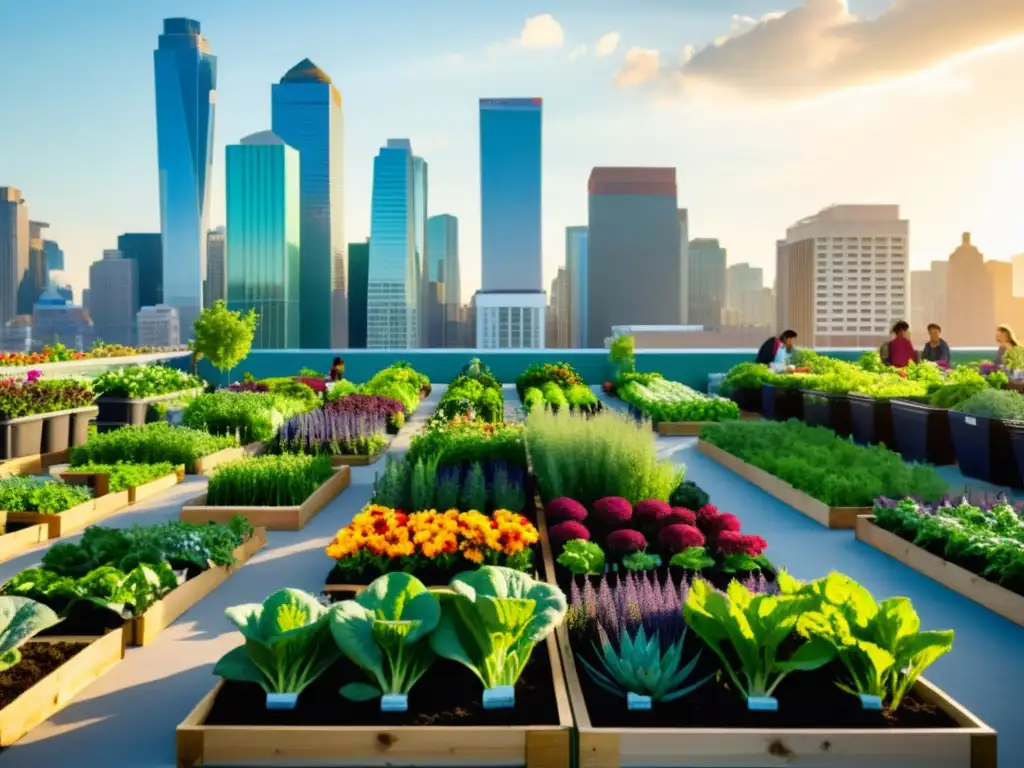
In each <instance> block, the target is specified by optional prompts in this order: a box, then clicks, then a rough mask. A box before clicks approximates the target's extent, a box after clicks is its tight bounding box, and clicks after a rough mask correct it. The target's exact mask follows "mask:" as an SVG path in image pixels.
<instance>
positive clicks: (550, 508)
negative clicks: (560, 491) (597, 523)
mask: <svg viewBox="0 0 1024 768" xmlns="http://www.w3.org/2000/svg"><path fill="white" fill-rule="evenodd" d="M544 511H545V512H547V515H548V518H550V519H551V520H554V521H561V520H575V521H576V522H579V523H581V522H583V521H584V520H586V519H587V508H586V507H584V506H583V505H582V504H580V503H579V502H578V501H576V500H575V499H569V498H566V497H565V496H560V497H559V498H557V499H552V500H551V501H549V502H548V505H547V506H546V507H545V508H544Z"/></svg>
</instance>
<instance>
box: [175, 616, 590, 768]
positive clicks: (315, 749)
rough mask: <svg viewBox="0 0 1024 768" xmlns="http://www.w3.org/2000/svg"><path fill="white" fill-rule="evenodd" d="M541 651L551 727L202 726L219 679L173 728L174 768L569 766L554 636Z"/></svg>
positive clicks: (567, 723) (568, 725) (568, 720)
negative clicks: (554, 720)
mask: <svg viewBox="0 0 1024 768" xmlns="http://www.w3.org/2000/svg"><path fill="white" fill-rule="evenodd" d="M545 652H546V653H547V654H548V659H549V660H550V663H551V671H552V674H553V677H554V680H553V682H554V689H555V698H556V702H557V707H558V721H559V723H558V725H535V726H506V727H483V726H445V725H437V726H430V725H419V726H412V725H406V726H397V727H394V728H389V727H387V726H379V727H374V726H291V727H269V728H268V727H264V726H243V725H235V726H223V725H206V724H205V720H206V716H207V714H208V713H209V712H210V709H211V707H212V706H213V702H214V699H216V697H217V693H218V691H219V690H220V687H221V686H222V685H223V682H218V683H217V685H216V687H215V688H214V689H213V690H212V691H211V692H210V693H208V694H207V695H206V696H205V697H203V700H202V701H200V702H199V705H198V706H197V707H196V708H195V709H193V710H192V712H191V713H189V715H188V717H186V718H185V720H184V721H182V723H181V725H179V726H178V730H177V734H176V741H177V747H178V766H179V768H191V766H199V765H224V766H229V765H230V766H252V765H261V766H280V767H281V768H285V767H286V766H296V765H330V766H339V767H348V768H356V767H357V766H359V767H362V766H371V765H372V766H390V765H395V766H398V765H409V766H411V765H420V766H427V765H429V766H438V767H441V766H445V767H447V766H463V767H465V768H482V767H483V766H525V767H526V768H569V765H570V759H571V755H570V745H571V742H572V725H573V721H572V713H571V712H570V710H569V696H568V694H567V692H566V689H565V682H564V680H563V677H562V665H561V662H560V660H559V656H558V645H557V643H556V642H555V637H554V635H549V636H548V638H547V641H546V642H545V644H544V646H543V647H539V648H536V649H535V650H534V653H545Z"/></svg>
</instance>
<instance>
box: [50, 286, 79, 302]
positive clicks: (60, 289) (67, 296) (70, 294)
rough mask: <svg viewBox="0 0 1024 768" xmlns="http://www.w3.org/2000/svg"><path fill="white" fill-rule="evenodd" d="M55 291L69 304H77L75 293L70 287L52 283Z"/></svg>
mask: <svg viewBox="0 0 1024 768" xmlns="http://www.w3.org/2000/svg"><path fill="white" fill-rule="evenodd" d="M51 285H52V286H53V289H54V290H55V291H57V294H58V295H59V296H60V297H62V298H63V299H64V301H66V302H67V303H68V304H74V303H75V291H74V289H73V288H72V287H71V286H70V285H61V284H60V283H51Z"/></svg>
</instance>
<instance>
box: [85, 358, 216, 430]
mask: <svg viewBox="0 0 1024 768" xmlns="http://www.w3.org/2000/svg"><path fill="white" fill-rule="evenodd" d="M202 387H203V380H202V379H200V378H199V377H198V376H195V375H190V374H188V373H185V372H184V371H179V370H177V369H176V368H168V367H166V366H162V365H145V366H134V367H131V368H119V369H115V370H111V371H106V372H104V373H102V374H100V375H99V376H97V377H96V378H95V379H93V381H92V388H93V391H94V392H96V395H97V398H96V405H97V407H98V408H99V415H98V416H97V418H96V422H97V423H96V426H97V428H98V429H99V430H100V431H106V430H108V429H114V428H116V427H120V426H124V425H129V426H133V427H137V426H141V425H142V424H145V423H147V422H149V421H156V420H157V419H156V418H154V415H156V414H158V413H159V408H158V407H155V405H156V404H157V403H162V402H165V401H168V400H176V399H178V398H181V397H183V396H185V395H191V394H198V393H199V392H201V391H202Z"/></svg>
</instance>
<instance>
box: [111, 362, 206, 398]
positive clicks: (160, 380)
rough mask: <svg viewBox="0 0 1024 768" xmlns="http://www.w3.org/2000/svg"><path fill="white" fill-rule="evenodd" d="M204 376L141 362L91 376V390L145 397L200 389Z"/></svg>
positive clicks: (116, 395)
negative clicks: (138, 364)
mask: <svg viewBox="0 0 1024 768" xmlns="http://www.w3.org/2000/svg"><path fill="white" fill-rule="evenodd" d="M202 386H203V380H202V379H200V378H199V377H198V376H193V375H190V374H188V373H185V372H184V371H179V370H178V369H176V368H168V367H167V366H163V365H140V366H134V367H131V368H117V369H115V370H110V371H104V372H103V373H101V374H100V375H99V376H97V377H96V378H94V379H93V380H92V388H93V391H95V392H96V394H97V395H104V396H106V397H124V398H145V397H154V396H156V395H167V394H170V393H172V392H184V391H186V390H191V389H199V388H201V387H202Z"/></svg>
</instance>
